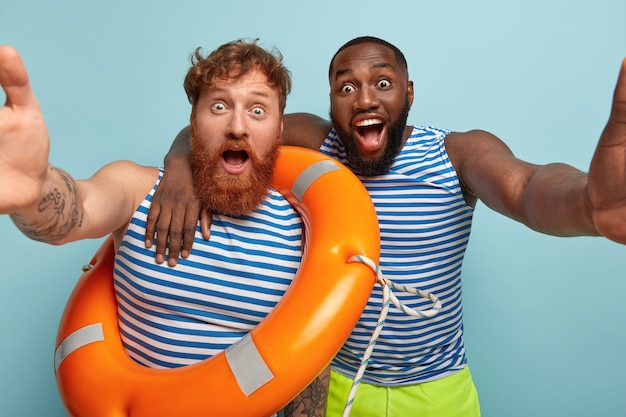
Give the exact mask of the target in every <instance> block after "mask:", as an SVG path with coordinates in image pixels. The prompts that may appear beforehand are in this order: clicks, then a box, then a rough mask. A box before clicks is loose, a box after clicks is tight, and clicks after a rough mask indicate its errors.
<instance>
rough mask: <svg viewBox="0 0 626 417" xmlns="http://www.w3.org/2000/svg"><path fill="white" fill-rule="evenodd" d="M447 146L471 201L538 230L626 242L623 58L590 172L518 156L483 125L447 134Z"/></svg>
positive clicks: (625, 66)
mask: <svg viewBox="0 0 626 417" xmlns="http://www.w3.org/2000/svg"><path fill="white" fill-rule="evenodd" d="M446 147H447V148H448V151H449V154H450V158H451V160H452V163H453V165H454V166H455V169H456V170H457V172H458V173H459V177H460V179H461V182H462V183H463V185H464V189H465V191H466V198H467V199H468V201H469V202H470V203H472V202H473V201H475V200H474V199H475V198H478V199H480V200H482V201H483V202H484V203H485V204H487V205H488V206H489V207H491V208H492V209H494V210H496V211H498V212H500V213H502V214H505V215H507V216H509V217H511V218H513V219H515V220H518V221H520V222H522V223H524V224H526V225H527V226H529V227H531V228H532V229H535V230H538V231H541V232H543V233H547V234H551V235H556V236H580V235H590V236H593V235H604V236H606V237H607V238H609V239H612V240H614V241H616V242H619V243H626V60H625V62H624V63H623V64H622V67H621V71H620V76H619V81H618V83H617V87H616V89H615V95H614V100H613V107H612V111H611V116H610V118H609V121H608V123H607V125H606V128H605V129H604V132H603V134H602V136H601V138H600V141H599V143H598V147H597V149H596V152H595V154H594V156H593V159H592V163H591V168H590V171H589V174H587V173H584V172H582V171H580V170H578V169H576V168H574V167H571V166H569V165H566V164H560V163H554V164H547V165H534V164H530V163H527V162H524V161H521V160H519V159H517V158H515V156H514V155H513V153H512V152H511V151H510V150H509V149H508V147H507V146H506V145H505V144H504V143H503V142H502V141H501V140H499V139H498V138H496V137H495V136H493V135H491V134H489V133H487V132H483V131H471V132H467V133H454V134H451V135H449V137H448V138H446Z"/></svg>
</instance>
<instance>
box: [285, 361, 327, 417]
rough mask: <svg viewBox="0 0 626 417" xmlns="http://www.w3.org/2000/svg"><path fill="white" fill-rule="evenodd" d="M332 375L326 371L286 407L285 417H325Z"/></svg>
mask: <svg viewBox="0 0 626 417" xmlns="http://www.w3.org/2000/svg"><path fill="white" fill-rule="evenodd" d="M329 382H330V373H329V370H328V369H326V370H325V371H324V372H322V374H321V375H320V376H318V377H317V378H316V379H315V380H314V381H313V382H312V383H311V385H309V386H308V387H306V388H305V389H304V391H302V392H301V393H300V394H298V396H297V397H296V398H294V399H293V400H292V401H291V402H290V403H289V404H287V406H286V407H285V410H284V411H285V417H296V416H306V417H323V416H324V415H325V414H326V398H327V396H328V384H329Z"/></svg>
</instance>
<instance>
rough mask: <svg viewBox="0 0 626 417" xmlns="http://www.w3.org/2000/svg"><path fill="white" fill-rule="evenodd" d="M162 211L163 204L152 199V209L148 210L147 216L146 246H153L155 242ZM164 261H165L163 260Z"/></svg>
mask: <svg viewBox="0 0 626 417" xmlns="http://www.w3.org/2000/svg"><path fill="white" fill-rule="evenodd" d="M160 213H161V205H160V204H159V203H157V202H156V201H154V199H153V200H152V204H151V205H150V209H149V210H148V217H147V218H146V234H145V236H144V239H145V241H146V248H151V247H152V244H153V243H154V234H155V233H156V223H157V220H158V219H159V214H160ZM161 262H163V261H161Z"/></svg>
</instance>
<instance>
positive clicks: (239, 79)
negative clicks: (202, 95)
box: [206, 68, 278, 99]
mask: <svg viewBox="0 0 626 417" xmlns="http://www.w3.org/2000/svg"><path fill="white" fill-rule="evenodd" d="M236 75H237V74H236V72H235V73H234V74H233V76H232V77H229V78H218V79H216V80H215V82H214V83H213V85H212V86H210V87H208V88H207V89H206V90H207V92H209V93H211V92H215V93H233V94H235V93H236V94H240V95H252V96H261V97H267V98H268V99H274V98H276V97H278V88H277V87H276V86H275V85H273V84H272V83H270V82H269V80H268V78H267V75H265V73H264V72H263V71H261V70H260V69H258V68H253V69H251V70H250V71H248V72H247V73H245V74H243V75H239V76H236Z"/></svg>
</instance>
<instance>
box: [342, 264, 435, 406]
mask: <svg viewBox="0 0 626 417" xmlns="http://www.w3.org/2000/svg"><path fill="white" fill-rule="evenodd" d="M348 262H361V263H363V264H365V265H367V266H369V267H370V268H371V269H372V270H373V271H374V272H375V273H376V282H377V283H378V284H380V285H381V287H382V290H383V303H382V308H381V310H380V315H379V316H378V322H377V323H376V328H375V329H374V332H373V333H372V336H371V337H370V341H369V343H368V344H367V349H365V353H364V354H363V359H362V360H361V365H360V366H359V369H358V371H357V373H356V375H355V376H354V380H353V381H352V387H351V388H350V394H349V395H348V400H347V401H346V406H345V408H344V411H343V417H348V416H349V415H350V411H351V410H352V404H353V403H354V397H355V396H356V391H357V389H358V387H359V384H360V383H361V379H362V378H363V374H364V373H365V369H366V368H367V364H368V363H369V359H370V357H371V356H372V352H373V351H374V346H375V345H376V342H377V341H378V336H379V335H380V332H381V331H382V330H383V326H384V325H385V320H386V319H387V313H388V312H389V305H390V304H392V303H393V305H395V306H396V307H398V309H400V311H402V312H404V313H406V314H408V315H409V316H414V317H419V318H431V317H434V316H436V315H437V313H439V312H440V311H441V301H439V298H437V296H436V295H434V294H432V293H429V292H426V291H422V290H420V289H417V288H412V287H407V286H405V285H399V284H396V283H395V282H393V281H391V280H389V279H387V278H385V276H384V275H383V273H382V272H381V270H380V268H379V267H378V265H376V263H374V262H373V261H372V260H371V259H369V258H367V257H366V256H361V255H355V256H352V257H350V259H348ZM392 288H393V289H396V290H398V291H402V292H407V293H409V294H415V295H418V296H420V297H422V298H426V299H429V300H430V301H432V303H433V308H431V309H430V310H425V311H419V310H415V309H412V308H410V307H407V306H405V305H404V304H403V303H402V302H401V301H400V300H398V297H396V296H395V294H394V293H393V291H391V289H392Z"/></svg>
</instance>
